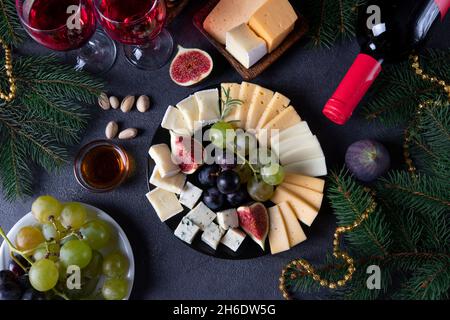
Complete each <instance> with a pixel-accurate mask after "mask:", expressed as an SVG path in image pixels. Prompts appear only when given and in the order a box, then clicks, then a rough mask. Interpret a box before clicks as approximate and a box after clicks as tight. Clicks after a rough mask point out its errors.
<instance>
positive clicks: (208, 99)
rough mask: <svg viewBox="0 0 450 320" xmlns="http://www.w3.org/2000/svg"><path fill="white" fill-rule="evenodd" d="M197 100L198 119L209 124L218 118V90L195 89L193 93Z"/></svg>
mask: <svg viewBox="0 0 450 320" xmlns="http://www.w3.org/2000/svg"><path fill="white" fill-rule="evenodd" d="M194 96H195V99H196V100H197V105H198V112H199V116H198V119H199V121H201V122H203V123H205V124H209V123H212V122H214V121H217V120H219V118H220V108H219V90H217V89H211V90H203V91H197V92H196V93H195V94H194Z"/></svg>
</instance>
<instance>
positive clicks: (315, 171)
mask: <svg viewBox="0 0 450 320" xmlns="http://www.w3.org/2000/svg"><path fill="white" fill-rule="evenodd" d="M284 170H285V171H286V172H289V173H298V174H304V175H306V176H311V177H320V176H326V175H327V173H328V171H327V164H326V162H325V157H320V158H316V159H311V160H304V161H300V162H294V163H291V164H288V165H287V166H285V167H284Z"/></svg>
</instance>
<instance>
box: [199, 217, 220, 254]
mask: <svg viewBox="0 0 450 320" xmlns="http://www.w3.org/2000/svg"><path fill="white" fill-rule="evenodd" d="M224 234H225V230H223V229H222V228H221V227H219V226H218V225H217V224H215V223H214V222H211V223H210V224H209V225H208V226H207V227H206V228H205V230H204V232H203V234H202V241H203V242H204V243H206V244H207V245H208V246H210V247H211V248H213V249H214V250H216V249H217V246H218V245H219V243H220V240H221V239H222V237H223V235H224Z"/></svg>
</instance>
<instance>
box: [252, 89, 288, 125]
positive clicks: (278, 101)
mask: <svg viewBox="0 0 450 320" xmlns="http://www.w3.org/2000/svg"><path fill="white" fill-rule="evenodd" d="M290 102H291V100H290V99H289V98H287V97H285V96H283V95H282V94H281V93H279V92H277V93H275V95H274V96H273V98H272V100H270V102H269V105H268V106H267V108H266V109H265V110H264V112H263V114H262V116H261V118H260V119H259V121H258V125H257V126H256V130H259V129H261V128H262V127H264V126H265V125H266V124H267V123H269V122H270V120H272V119H273V118H275V117H276V116H277V115H279V114H280V113H281V112H282V111H283V110H284V109H286V108H287V107H288V106H289V103H290Z"/></svg>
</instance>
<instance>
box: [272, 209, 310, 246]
mask: <svg viewBox="0 0 450 320" xmlns="http://www.w3.org/2000/svg"><path fill="white" fill-rule="evenodd" d="M278 207H279V209H280V212H281V215H282V216H283V219H284V223H285V225H286V231H287V234H288V238H289V245H290V247H291V248H292V247H294V246H296V245H297V244H299V243H301V242H303V241H305V240H306V235H305V232H303V229H302V227H301V226H300V223H299V222H298V220H297V216H296V215H295V212H294V210H293V209H292V207H291V206H290V205H289V203H287V202H281V203H279V204H278Z"/></svg>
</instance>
